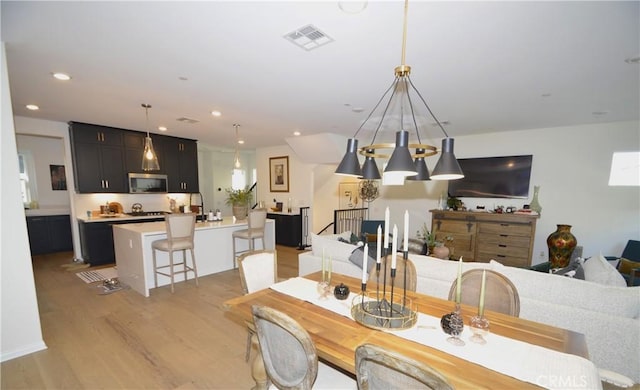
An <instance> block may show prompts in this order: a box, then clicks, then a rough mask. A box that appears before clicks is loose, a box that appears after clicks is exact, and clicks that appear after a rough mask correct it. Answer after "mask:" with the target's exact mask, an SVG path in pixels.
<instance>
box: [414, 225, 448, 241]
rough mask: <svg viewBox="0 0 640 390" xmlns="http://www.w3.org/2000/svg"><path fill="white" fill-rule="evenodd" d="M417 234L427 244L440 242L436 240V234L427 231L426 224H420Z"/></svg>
mask: <svg viewBox="0 0 640 390" xmlns="http://www.w3.org/2000/svg"><path fill="white" fill-rule="evenodd" d="M417 236H418V238H419V239H420V240H422V241H424V243H425V244H427V246H440V245H442V243H441V242H439V241H437V240H436V235H435V234H434V233H431V232H430V231H429V228H428V227H427V224H426V223H425V224H422V229H420V230H418V233H417Z"/></svg>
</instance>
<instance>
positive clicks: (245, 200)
mask: <svg viewBox="0 0 640 390" xmlns="http://www.w3.org/2000/svg"><path fill="white" fill-rule="evenodd" d="M225 191H226V192H227V200H226V204H227V205H228V206H232V208H233V216H234V217H236V219H240V220H242V219H246V218H247V213H248V211H249V203H251V200H252V199H253V193H252V192H251V190H250V189H249V186H246V187H245V188H244V189H237V190H234V189H232V188H227V189H226V190H225Z"/></svg>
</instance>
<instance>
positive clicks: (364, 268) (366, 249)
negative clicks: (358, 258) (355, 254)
mask: <svg viewBox="0 0 640 390" xmlns="http://www.w3.org/2000/svg"><path fill="white" fill-rule="evenodd" d="M368 255H369V244H364V252H362V284H367V257H369V256H368Z"/></svg>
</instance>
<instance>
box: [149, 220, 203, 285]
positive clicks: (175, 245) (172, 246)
mask: <svg viewBox="0 0 640 390" xmlns="http://www.w3.org/2000/svg"><path fill="white" fill-rule="evenodd" d="M164 221H165V225H166V229H167V238H166V239H163V240H156V241H154V242H153V243H151V248H152V249H151V250H152V252H153V279H154V282H155V286H156V287H158V274H160V275H164V276H168V277H169V278H171V292H172V293H173V292H174V289H173V283H174V279H175V274H180V273H183V274H184V280H185V281H186V280H187V272H189V271H191V272H193V275H194V277H195V280H196V286H197V285H198V270H197V267H196V258H195V256H194V254H193V236H194V233H195V228H196V215H195V214H193V213H187V214H167V215H165V219H164ZM187 249H188V250H189V252H190V253H191V267H189V266H188V265H187V253H186V251H187ZM156 251H162V252H168V253H169V264H168V265H162V266H158V264H157V262H156ZM178 251H181V252H182V261H181V262H179V263H175V262H174V258H173V252H178ZM179 266H181V267H180V269H178V270H176V269H175V267H179ZM164 268H169V272H168V273H166V272H161V271H159V270H161V269H164Z"/></svg>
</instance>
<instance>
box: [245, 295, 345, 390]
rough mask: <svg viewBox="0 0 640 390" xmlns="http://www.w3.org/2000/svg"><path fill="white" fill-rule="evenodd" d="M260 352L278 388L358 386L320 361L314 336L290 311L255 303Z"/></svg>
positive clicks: (267, 371) (268, 373) (254, 316)
mask: <svg viewBox="0 0 640 390" xmlns="http://www.w3.org/2000/svg"><path fill="white" fill-rule="evenodd" d="M251 309H252V312H253V322H254V325H255V327H256V333H257V335H258V342H259V346H260V353H261V354H262V360H263V362H264V368H265V371H266V373H267V377H268V378H269V381H271V383H272V384H273V385H274V386H275V387H277V388H278V389H301V390H303V389H311V388H313V389H355V388H356V382H355V380H354V379H353V378H351V377H350V376H348V375H345V374H343V373H342V372H340V371H338V370H336V369H334V368H332V367H330V366H328V365H325V364H323V363H320V362H318V354H317V352H316V347H315V345H314V344H313V340H312V339H311V336H309V333H307V331H306V330H304V328H302V326H300V324H299V323H298V322H297V321H295V320H294V319H293V318H291V317H289V316H288V315H286V314H284V313H282V312H280V311H278V310H275V309H272V308H270V307H265V306H252V308H251Z"/></svg>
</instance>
